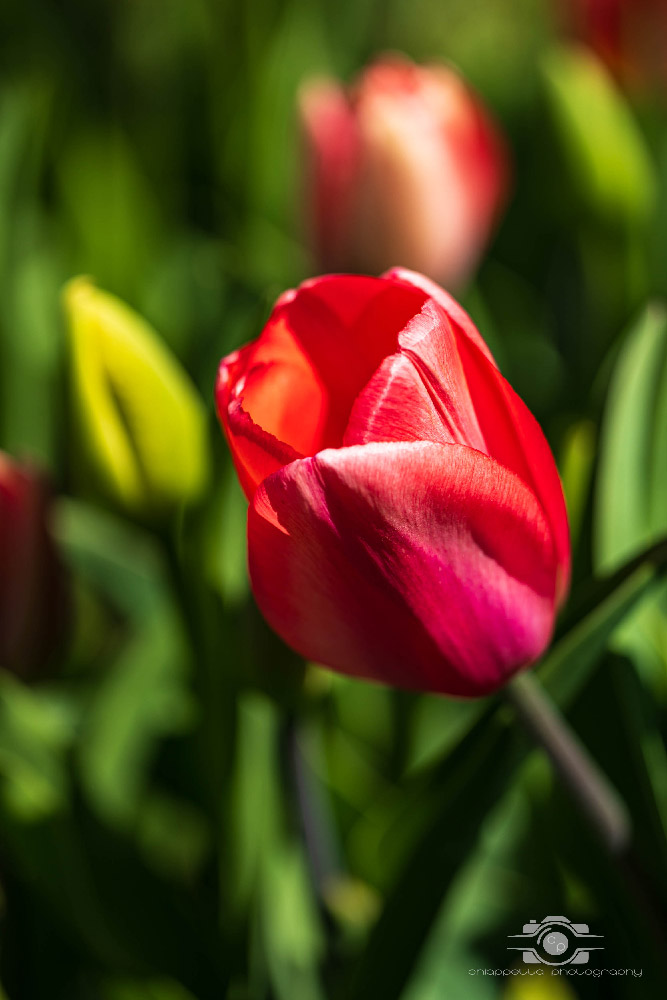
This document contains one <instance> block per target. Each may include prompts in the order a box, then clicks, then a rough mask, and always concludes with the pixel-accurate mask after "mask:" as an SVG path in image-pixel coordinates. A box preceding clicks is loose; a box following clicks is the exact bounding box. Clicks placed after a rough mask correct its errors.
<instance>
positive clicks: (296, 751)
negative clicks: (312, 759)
mask: <svg viewBox="0 0 667 1000" xmlns="http://www.w3.org/2000/svg"><path fill="white" fill-rule="evenodd" d="M314 738H315V733H314V731H313V730H312V729H309V728H306V727H304V726H303V725H299V722H298V721H297V720H296V718H295V717H293V716H290V717H289V718H288V722H287V726H286V731H285V753H286V758H287V763H288V775H289V779H290V783H291V786H292V793H293V796H294V801H295V805H296V811H297V815H298V818H299V825H300V827H301V834H302V837H303V842H304V847H305V851H306V856H307V860H308V867H309V869H310V874H311V878H312V881H313V885H314V887H315V891H316V894H317V898H318V901H319V902H320V904H321V906H322V908H323V912H324V914H325V916H328V914H327V896H328V893H329V890H330V889H331V888H332V886H333V885H334V884H335V883H336V882H337V881H338V880H339V879H340V878H341V876H342V874H343V864H342V859H341V851H340V847H339V844H338V841H337V837H336V824H335V821H334V817H333V815H332V811H331V803H330V801H329V799H328V796H327V795H326V793H325V789H324V787H323V786H322V784H321V782H320V781H319V780H318V778H317V777H316V775H315V774H314V773H313V771H312V770H311V767H310V765H309V763H308V761H307V759H306V758H307V755H305V754H304V750H305V749H306V746H307V744H309V743H310V744H312V741H313V739H314ZM310 749H311V750H312V749H313V746H312V745H311V747H310Z"/></svg>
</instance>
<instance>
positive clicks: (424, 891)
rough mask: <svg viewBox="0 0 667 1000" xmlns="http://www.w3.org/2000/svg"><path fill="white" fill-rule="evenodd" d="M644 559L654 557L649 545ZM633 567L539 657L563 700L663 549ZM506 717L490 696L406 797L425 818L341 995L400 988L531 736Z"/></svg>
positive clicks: (391, 992)
mask: <svg viewBox="0 0 667 1000" xmlns="http://www.w3.org/2000/svg"><path fill="white" fill-rule="evenodd" d="M650 558H653V559H654V558H655V557H654V554H653V550H651V553H650ZM634 566H635V568H634V571H633V572H631V573H630V575H629V576H627V575H626V576H625V577H623V578H622V582H621V583H620V585H619V586H617V587H616V588H614V589H612V590H611V592H610V593H608V594H607V596H606V597H605V598H604V599H603V600H602V602H601V603H600V604H599V605H597V606H596V607H595V608H594V609H593V610H592V611H591V612H589V613H588V614H587V615H586V616H585V617H584V618H583V619H581V620H580V621H579V623H578V624H577V625H576V626H575V628H574V629H573V630H572V631H571V632H568V633H566V635H565V636H564V637H563V638H562V639H561V640H560V641H559V642H558V643H557V645H556V646H554V648H553V649H552V650H551V652H550V653H548V654H547V656H546V658H545V659H544V661H543V663H542V665H541V668H540V676H541V679H542V681H543V683H544V684H545V686H546V687H547V690H548V691H549V693H550V694H551V695H552V697H554V698H555V700H556V701H557V702H558V703H559V704H560V705H561V707H565V706H567V705H568V704H570V703H571V702H572V701H573V700H574V698H575V697H576V695H577V693H578V691H580V690H581V688H582V686H583V685H584V684H585V682H586V680H587V679H588V678H589V676H590V674H591V671H592V670H593V669H594V667H595V665H596V663H597V662H598V661H599V657H600V655H601V654H602V652H603V651H604V649H605V647H606V644H607V643H608V641H609V639H610V638H611V636H612V634H613V632H614V630H615V628H616V627H617V625H618V623H619V622H620V621H622V619H623V617H624V616H625V615H627V614H628V612H629V611H630V610H631V609H632V608H633V607H634V606H635V604H636V603H637V601H638V600H639V599H640V598H641V597H642V596H643V595H644V594H645V593H646V592H647V590H648V588H649V587H650V586H651V585H652V584H653V583H654V582H655V581H656V579H658V576H659V575H660V574H661V573H662V572H664V570H665V568H667V550H663V551H662V556H661V558H659V559H658V560H657V562H656V563H654V562H651V561H650V560H649V562H648V563H647V564H643V563H642V564H640V565H639V566H637V565H636V564H634ZM513 721H514V718H513V714H512V713H511V712H510V711H509V710H508V708H507V707H506V706H502V707H501V708H500V709H498V707H497V706H495V705H493V704H492V705H491V707H490V708H489V709H488V710H487V712H485V714H484V715H483V716H482V718H481V719H480V720H479V721H478V722H477V723H476V724H475V725H474V726H473V727H472V728H471V729H470V731H469V732H468V733H467V735H466V736H465V737H464V739H463V740H462V741H461V743H460V744H459V745H458V746H457V747H456V749H455V750H454V751H453V752H452V753H451V754H450V755H449V756H448V757H447V758H446V759H445V760H444V761H443V762H442V763H439V764H438V765H437V766H435V767H433V768H432V769H431V770H430V773H429V774H427V775H426V776H423V775H422V776H421V779H420V780H418V781H417V782H416V786H417V787H416V789H413V793H412V794H409V795H408V796H406V810H405V811H406V813H407V814H409V816H414V815H421V816H422V817H423V823H424V826H423V828H422V832H421V834H420V836H419V837H418V838H417V839H416V841H415V842H413V844H412V845H411V848H410V850H409V851H408V852H407V861H406V862H405V863H404V865H403V866H402V868H401V870H400V872H399V874H398V876H397V878H396V880H395V883H394V885H393V888H392V890H391V893H390V894H389V896H388V899H387V902H386V904H385V908H384V910H383V912H382V915H381V917H380V920H379V921H378V924H377V926H376V927H375V929H374V931H373V933H372V934H371V937H370V940H369V944H368V947H367V949H366V951H365V952H364V954H363V955H362V957H361V960H360V962H359V965H358V968H357V969H356V973H355V976H354V979H353V981H352V983H351V984H350V989H349V992H347V993H346V994H345V996H346V1000H362V998H365V997H368V996H370V995H374V996H381V997H382V998H383V1000H398V998H399V997H400V996H401V995H402V992H403V989H404V988H405V986H406V984H407V983H408V981H409V979H410V976H411V974H412V971H413V969H414V967H415V964H416V962H417V960H418V958H419V956H420V954H421V951H422V948H423V947H424V945H425V943H426V939H427V936H428V934H429V932H430V930H431V928H432V926H433V923H434V921H435V919H436V916H437V914H438V912H439V909H440V906H441V904H442V901H443V899H444V898H445V896H446V895H447V893H448V891H449V889H450V887H451V885H452V883H453V880H454V878H455V877H456V875H457V874H458V872H459V871H460V869H461V866H462V865H463V864H464V862H465V860H466V859H467V858H468V856H469V855H470V853H471V851H472V850H473V849H474V847H475V844H476V843H477V838H478V836H479V832H480V827H481V825H482V823H483V821H484V819H485V817H486V816H487V815H488V814H489V811H490V810H491V809H492V808H493V805H494V804H495V803H496V802H497V801H498V799H499V798H500V796H501V795H502V794H503V793H504V792H505V790H506V789H507V788H508V787H509V785H510V782H511V781H512V779H513V776H514V775H515V774H516V771H517V768H518V767H519V765H520V764H521V763H522V761H523V760H524V759H525V757H526V755H527V753H528V750H529V743H528V742H527V741H526V739H525V738H523V737H522V735H521V734H519V733H516V732H515V729H514V725H513ZM434 803H435V805H434ZM392 835H393V834H392Z"/></svg>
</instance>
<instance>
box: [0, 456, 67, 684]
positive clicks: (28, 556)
mask: <svg viewBox="0 0 667 1000" xmlns="http://www.w3.org/2000/svg"><path fill="white" fill-rule="evenodd" d="M49 502H50V495H49V490H48V488H47V486H46V483H45V482H44V480H43V478H42V476H40V475H39V474H38V473H36V472H35V470H34V469H31V468H30V467H29V466H26V465H23V464H20V463H18V462H15V461H13V460H12V459H10V458H9V457H8V456H7V455H4V454H2V453H0V667H2V668H4V669H6V670H11V671H12V672H14V673H16V674H19V675H20V676H23V677H25V678H31V677H34V676H35V675H39V674H42V673H44V672H45V671H46V670H47V669H48V666H49V663H50V661H51V659H52V657H53V654H54V653H55V651H56V650H57V647H58V645H59V643H60V641H61V639H62V637H63V633H64V630H65V626H66V622H67V618H68V605H69V602H68V596H67V585H66V578H65V572H64V568H63V566H62V564H61V562H60V559H59V557H58V554H57V551H56V548H55V545H54V542H53V539H52V538H51V535H50V532H49V525H48V516H49Z"/></svg>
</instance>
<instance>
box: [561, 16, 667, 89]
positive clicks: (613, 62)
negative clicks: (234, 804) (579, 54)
mask: <svg viewBox="0 0 667 1000" xmlns="http://www.w3.org/2000/svg"><path fill="white" fill-rule="evenodd" d="M569 7H570V9H571V21H572V23H573V27H574V30H575V33H576V34H577V35H578V37H579V38H581V39H582V40H583V41H585V42H586V43H587V44H588V45H590V47H591V48H592V49H593V50H594V51H595V52H596V53H597V55H598V56H599V57H600V58H601V59H602V60H603V62H605V63H606V64H607V66H609V68H610V69H611V70H612V72H613V73H614V74H615V75H616V76H617V77H618V78H619V79H621V80H622V81H623V82H625V83H627V84H630V85H631V86H639V87H642V86H646V85H649V86H650V85H651V84H652V83H656V84H658V85H659V86H662V87H663V88H664V87H665V86H666V85H667V0H569Z"/></svg>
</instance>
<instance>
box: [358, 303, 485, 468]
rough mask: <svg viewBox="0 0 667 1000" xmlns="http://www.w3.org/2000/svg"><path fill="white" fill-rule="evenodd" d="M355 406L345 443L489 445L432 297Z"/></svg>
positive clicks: (446, 323)
mask: <svg viewBox="0 0 667 1000" xmlns="http://www.w3.org/2000/svg"><path fill="white" fill-rule="evenodd" d="M398 341H399V353H398V354H394V355H392V356H391V357H389V358H387V359H386V360H385V361H384V362H383V363H382V365H381V366H380V368H379V369H378V370H377V372H376V373H375V375H374V376H373V378H372V379H371V380H370V382H369V383H368V384H367V385H366V387H365V388H364V389H363V391H362V392H361V393H360V395H359V396H358V397H357V400H356V402H355V404H354V406H353V408H352V413H351V415H350V420H349V423H348V426H347V429H346V432H345V439H344V440H345V444H348V445H352V444H366V443H367V442H369V441H435V442H440V443H442V444H465V445H468V446H469V447H471V448H476V449H477V450H478V451H486V447H485V442H484V437H483V436H482V433H481V431H480V429H479V425H478V423H477V418H476V416H475V407H474V404H473V401H472V399H471V397H470V391H469V389H468V385H467V382H466V378H465V373H464V371H463V365H462V364H461V359H460V357H459V354H458V346H457V340H456V338H455V336H454V334H453V332H452V329H451V325H450V322H449V319H448V317H447V315H446V313H445V312H444V311H443V310H442V309H441V308H440V306H439V305H438V304H437V303H436V302H435V301H434V300H433V299H428V300H427V301H426V302H425V303H424V305H423V306H422V310H421V312H420V313H419V314H418V315H417V316H415V317H414V318H413V319H412V320H411V321H410V322H409V323H408V324H407V325H406V327H405V328H404V329H403V330H402V331H401V333H400V334H399V337H398Z"/></svg>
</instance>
